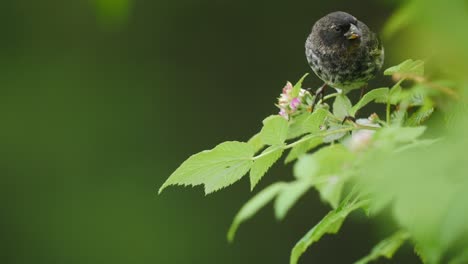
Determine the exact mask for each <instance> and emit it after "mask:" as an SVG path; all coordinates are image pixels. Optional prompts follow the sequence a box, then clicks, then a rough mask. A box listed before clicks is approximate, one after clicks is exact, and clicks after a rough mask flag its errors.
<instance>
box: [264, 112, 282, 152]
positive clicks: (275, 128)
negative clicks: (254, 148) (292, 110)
mask: <svg viewBox="0 0 468 264" xmlns="http://www.w3.org/2000/svg"><path fill="white" fill-rule="evenodd" d="M287 135H288V121H287V120H286V119H284V118H283V117H281V116H279V115H273V116H269V117H267V118H265V120H263V128H262V130H261V131H260V138H261V139H262V142H263V144H265V145H280V144H282V143H283V142H284V141H285V140H286V136H287Z"/></svg>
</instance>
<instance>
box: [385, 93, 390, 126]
mask: <svg viewBox="0 0 468 264" xmlns="http://www.w3.org/2000/svg"><path fill="white" fill-rule="evenodd" d="M386 116H387V118H386V119H387V125H390V98H389V99H388V100H387V111H386Z"/></svg>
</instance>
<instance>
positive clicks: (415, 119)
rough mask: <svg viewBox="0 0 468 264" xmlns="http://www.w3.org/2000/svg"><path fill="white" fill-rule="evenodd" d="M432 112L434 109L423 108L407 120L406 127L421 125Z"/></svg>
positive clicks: (429, 107)
mask: <svg viewBox="0 0 468 264" xmlns="http://www.w3.org/2000/svg"><path fill="white" fill-rule="evenodd" d="M433 112H434V107H432V106H423V107H421V108H420V109H418V111H416V112H415V113H413V114H412V115H411V116H410V117H409V118H408V120H407V121H406V125H408V126H419V125H421V124H422V123H424V121H426V120H427V119H428V118H429V117H430V116H431V115H432V113H433Z"/></svg>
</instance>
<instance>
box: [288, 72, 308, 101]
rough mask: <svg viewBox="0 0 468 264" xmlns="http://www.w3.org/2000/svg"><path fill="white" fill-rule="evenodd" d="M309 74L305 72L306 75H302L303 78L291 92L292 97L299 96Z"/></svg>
mask: <svg viewBox="0 0 468 264" xmlns="http://www.w3.org/2000/svg"><path fill="white" fill-rule="evenodd" d="M308 75H309V73H306V74H304V76H302V78H301V79H300V80H299V81H298V82H297V83H296V84H295V85H294V87H293V90H292V93H291V97H292V98H295V97H298V96H299V93H300V92H301V88H302V83H303V82H304V80H305V78H306V77H307V76H308Z"/></svg>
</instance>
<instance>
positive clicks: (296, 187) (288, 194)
mask: <svg viewBox="0 0 468 264" xmlns="http://www.w3.org/2000/svg"><path fill="white" fill-rule="evenodd" d="M311 186H312V184H311V182H310V181H303V180H298V181H295V182H292V183H288V185H286V186H284V188H282V189H281V191H280V192H279V194H278V196H277V197H276V200H275V203H274V208H275V216H276V219H278V220H282V219H284V217H285V216H286V214H287V213H288V211H289V209H291V207H292V206H293V205H294V204H295V203H296V202H297V200H299V198H301V196H302V195H304V194H305V193H306V192H307V191H308V190H309V189H310V187H311Z"/></svg>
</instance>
